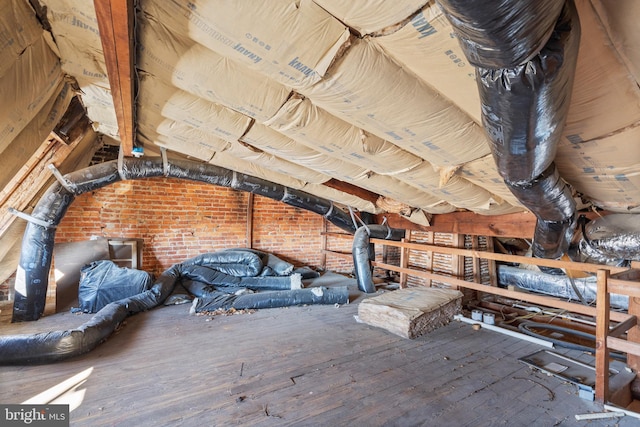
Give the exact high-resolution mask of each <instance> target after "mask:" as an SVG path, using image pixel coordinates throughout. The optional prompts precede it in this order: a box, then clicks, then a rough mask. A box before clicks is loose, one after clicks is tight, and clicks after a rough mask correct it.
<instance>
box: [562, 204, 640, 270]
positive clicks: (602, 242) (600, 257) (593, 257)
mask: <svg viewBox="0 0 640 427" xmlns="http://www.w3.org/2000/svg"><path fill="white" fill-rule="evenodd" d="M581 219H582V218H581ZM581 233H582V234H581V237H580V240H579V241H578V244H577V245H576V246H575V247H572V248H571V249H572V250H570V251H569V255H570V257H571V258H572V259H573V260H574V261H579V262H592V263H596V264H608V265H624V264H625V262H626V261H640V215H634V214H611V215H607V216H604V217H601V218H596V219H594V220H593V221H590V222H587V223H586V224H584V226H583V227H582V230H581Z"/></svg>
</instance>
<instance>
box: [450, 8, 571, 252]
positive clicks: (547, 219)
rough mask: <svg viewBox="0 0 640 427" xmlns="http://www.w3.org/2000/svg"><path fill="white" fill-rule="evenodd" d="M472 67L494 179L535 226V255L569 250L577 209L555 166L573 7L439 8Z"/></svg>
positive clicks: (567, 87)
mask: <svg viewBox="0 0 640 427" xmlns="http://www.w3.org/2000/svg"><path fill="white" fill-rule="evenodd" d="M439 3H440V4H441V6H442V7H443V10H444V13H445V15H446V16H447V18H448V19H449V21H450V22H451V24H452V25H453V26H454V29H455V30H456V32H457V33H458V35H459V37H460V43H461V46H462V48H463V50H464V51H465V55H466V56H467V59H468V60H469V62H470V63H472V64H474V65H475V66H476V80H477V82H478V90H479V93H480V100H481V108H482V110H481V112H482V123H483V126H484V129H485V131H486V133H487V136H488V137H489V140H490V142H491V151H492V153H493V157H494V160H495V162H496V165H497V168H498V172H499V173H500V175H501V176H502V177H503V179H504V181H505V183H506V184H507V186H508V187H509V189H510V190H511V192H512V193H513V194H514V195H515V196H516V197H517V198H518V200H520V202H521V203H522V204H523V205H524V206H526V207H527V209H529V210H530V211H531V212H532V213H533V214H534V215H535V216H536V217H537V219H538V221H537V225H536V230H535V234H534V242H533V254H534V256H536V257H540V258H559V257H560V256H561V255H562V254H563V253H565V252H566V251H567V249H568V247H569V242H570V240H571V237H572V233H573V228H574V225H575V210H576V206H575V201H574V200H573V198H572V197H571V191H570V189H569V187H568V186H567V185H566V184H565V183H564V181H562V179H561V178H560V176H559V174H558V173H557V171H556V168H555V165H554V164H553V159H554V158H555V155H556V148H557V144H558V141H559V139H560V137H561V135H562V131H563V128H564V123H565V121H566V117H567V113H568V109H569V105H570V98H571V91H572V87H573V78H574V74H575V66H576V60H577V56H578V47H579V43H580V21H579V18H578V14H577V11H576V8H575V5H574V4H573V1H572V0H567V1H566V2H565V3H564V6H563V7H562V10H560V7H561V6H562V3H560V2H557V1H555V0H554V1H551V0H540V1H534V0H525V1H523V0H502V1H500V2H498V4H494V3H491V5H489V4H486V5H485V6H484V7H483V6H481V5H479V4H478V2H475V1H473V0H439Z"/></svg>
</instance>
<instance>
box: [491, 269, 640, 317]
mask: <svg viewBox="0 0 640 427" xmlns="http://www.w3.org/2000/svg"><path fill="white" fill-rule="evenodd" d="M571 280H573V285H575V287H576V289H577V290H578V292H580V295H578V294H576V292H575V291H574V289H573V285H572V284H571ZM498 283H499V284H500V285H501V286H503V287H507V286H517V287H519V288H521V289H525V290H527V291H533V292H539V293H541V294H546V295H552V296H556V297H559V298H564V299H567V300H573V301H580V299H581V298H580V297H582V299H584V300H585V301H586V302H587V303H589V304H591V303H595V301H596V290H597V288H598V284H597V280H596V277H595V276H589V277H584V278H575V279H570V278H569V277H568V276H565V275H556V274H547V273H543V272H540V271H534V270H525V269H522V268H517V267H510V266H507V265H498ZM610 304H611V307H615V308H619V309H624V310H626V309H627V308H628V306H629V297H628V296H626V295H618V294H611V300H610Z"/></svg>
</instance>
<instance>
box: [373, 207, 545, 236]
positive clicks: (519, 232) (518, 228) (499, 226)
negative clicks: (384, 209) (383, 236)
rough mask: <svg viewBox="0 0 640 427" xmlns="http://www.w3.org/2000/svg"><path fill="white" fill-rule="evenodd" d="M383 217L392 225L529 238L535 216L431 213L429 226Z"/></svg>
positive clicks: (404, 219) (465, 212) (398, 216)
mask: <svg viewBox="0 0 640 427" xmlns="http://www.w3.org/2000/svg"><path fill="white" fill-rule="evenodd" d="M384 216H386V217H387V220H388V222H389V225H390V226H391V227H395V228H405V229H411V230H420V231H434V232H436V233H457V234H470V235H476V236H489V237H515V238H521V239H531V238H533V232H534V229H535V226H536V217H535V215H533V214H532V213H529V212H519V213H514V214H507V215H493V216H489V215H480V214H477V213H474V212H469V211H461V212H452V213H448V214H439V215H433V218H431V225H430V226H429V227H424V226H420V225H418V224H414V223H412V222H411V221H409V220H407V219H406V218H402V217H401V216H400V215H389V214H385V215H384Z"/></svg>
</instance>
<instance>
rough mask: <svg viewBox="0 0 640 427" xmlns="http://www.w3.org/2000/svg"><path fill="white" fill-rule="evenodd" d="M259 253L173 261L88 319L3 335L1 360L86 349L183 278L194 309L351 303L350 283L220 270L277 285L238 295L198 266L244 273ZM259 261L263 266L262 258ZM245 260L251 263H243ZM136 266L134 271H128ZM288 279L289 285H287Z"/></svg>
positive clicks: (244, 280)
mask: <svg viewBox="0 0 640 427" xmlns="http://www.w3.org/2000/svg"><path fill="white" fill-rule="evenodd" d="M239 252H243V254H241V256H244V257H246V262H242V261H241V260H240V259H239V258H238V256H236V255H237V254H238V253H239ZM257 256H258V255H257V254H255V253H252V252H250V251H222V252H219V253H209V254H203V255H200V256H196V257H194V258H191V259H188V260H186V261H184V262H183V263H178V264H174V265H173V266H172V267H171V268H169V269H168V270H166V271H165V272H164V273H162V274H161V275H160V276H159V277H158V279H157V280H156V281H155V282H154V284H153V286H151V288H150V289H149V290H146V291H143V292H140V293H138V294H135V295H132V296H129V297H124V298H122V299H120V300H117V301H113V302H110V303H108V304H106V305H105V306H104V307H102V308H101V309H100V311H98V312H97V313H96V314H95V315H94V316H93V317H92V318H91V319H90V320H89V321H88V322H86V323H84V324H83V325H81V326H80V327H78V328H76V329H71V330H66V331H52V332H44V333H38V334H24V335H5V336H0V365H15V364H23V365H24V364H37V363H52V362H57V361H60V360H64V359H68V358H70V357H74V356H78V355H80V354H84V353H87V352H88V351H90V350H92V349H93V348H95V347H96V346H98V345H99V344H100V343H101V342H103V341H104V340H105V339H107V338H108V337H109V335H111V334H112V333H113V332H114V331H115V330H116V328H117V327H118V326H119V325H120V324H121V323H122V322H123V321H124V319H126V318H127V317H128V316H131V315H133V314H136V313H139V312H142V311H146V310H150V309H152V308H153V307H156V306H157V305H159V304H161V303H162V302H163V301H164V300H165V299H167V297H168V296H169V295H170V294H171V293H172V292H173V290H174V288H175V286H176V284H177V283H178V282H179V281H183V280H185V281H187V282H190V283H194V284H196V286H194V287H189V286H187V288H188V289H189V290H190V291H191V292H192V293H193V294H195V295H196V297H198V298H196V299H195V300H194V304H193V306H192V310H193V311H194V312H199V311H205V310H215V309H220V308H222V309H229V308H235V309H247V308H251V309H260V308H273V307H287V306H292V305H301V304H347V303H348V302H349V290H348V288H347V287H346V286H340V287H333V288H326V287H313V288H308V289H293V288H292V287H293V284H294V283H293V282H294V281H295V279H297V280H298V281H300V276H299V274H297V273H294V274H292V275H291V276H266V277H265V276H254V277H248V276H243V277H237V278H236V277H232V275H229V274H225V273H222V272H218V273H220V274H222V275H224V276H226V279H233V278H235V279H238V280H239V284H240V285H242V286H245V287H250V288H253V289H265V288H271V289H278V290H275V291H267V292H257V293H245V294H239V295H234V294H229V293H228V292H224V291H219V290H216V288H215V287H214V286H208V284H210V283H211V282H212V281H213V282H215V281H217V280H218V279H220V278H219V277H215V276H212V275H211V274H210V272H211V271H213V270H211V269H209V270H210V271H209V272H205V273H204V274H201V271H200V270H198V268H206V267H210V268H221V269H222V270H225V271H227V272H237V273H239V274H244V273H246V272H248V271H250V270H251V264H253V263H254V260H255V258H256V257H257ZM227 261H229V263H227ZM211 263H214V264H211ZM215 263H217V264H215ZM260 264H261V265H262V263H260ZM240 265H243V266H245V267H247V268H242V267H240V268H238V266H240ZM134 271H135V270H129V273H132V272H134ZM259 271H260V270H259V269H258V271H255V273H256V274H257V273H259ZM91 273H95V276H96V277H93V278H92V280H93V279H95V280H98V279H100V276H101V275H102V273H103V271H93V272H90V274H91ZM136 273H140V272H136ZM121 278H122V280H125V281H126V280H129V279H128V278H127V277H126V275H123V276H121ZM194 278H195V279H196V280H202V282H196V281H192V279H194ZM116 280H117V279H116ZM207 281H208V282H207ZM222 283H223V284H224V285H225V286H224V287H222V288H221V289H225V288H228V289H231V288H233V287H234V285H235V284H236V282H234V281H231V280H227V281H224V280H223V282H222ZM183 284H184V283H183ZM198 284H199V285H200V286H198ZM285 284H286V285H287V286H288V288H287V290H282V289H284V288H283V285H285ZM123 285H124V284H123ZM298 285H299V283H298Z"/></svg>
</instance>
